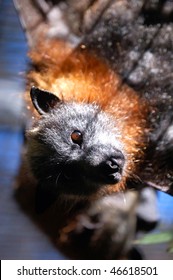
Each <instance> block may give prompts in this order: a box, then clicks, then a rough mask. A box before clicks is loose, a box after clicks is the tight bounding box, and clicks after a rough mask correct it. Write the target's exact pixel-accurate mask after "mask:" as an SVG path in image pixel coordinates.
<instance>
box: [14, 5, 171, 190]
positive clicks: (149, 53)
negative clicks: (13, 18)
mask: <svg viewBox="0 0 173 280" xmlns="http://www.w3.org/2000/svg"><path fill="white" fill-rule="evenodd" d="M14 3H15V6H16V8H17V10H18V11H19V15H20V18H21V22H22V25H23V27H24V29H25V30H26V34H27V37H28V41H29V44H30V46H33V45H34V44H35V43H36V41H37V40H38V38H40V35H42V34H44V36H47V37H58V38H63V39H66V40H68V41H70V42H72V43H73V44H74V47H75V46H77V45H78V44H82V45H85V47H86V48H88V49H92V51H95V52H96V54H97V55H99V56H101V57H104V58H105V59H106V60H107V61H108V63H109V64H110V67H112V68H113V69H114V70H115V71H116V72H118V73H119V74H120V75H121V77H122V80H123V82H125V83H127V84H129V85H130V86H132V87H133V88H134V89H136V90H137V92H138V93H139V95H141V96H142V97H143V98H145V99H147V100H148V101H149V103H150V104H151V105H154V106H155V107H156V108H158V111H154V110H153V112H152V113H151V116H150V120H151V127H152V128H153V130H152V132H151V133H150V134H149V139H148V141H149V145H148V148H147V152H146V160H145V164H144V165H143V166H142V172H141V174H140V176H141V179H142V180H143V182H144V184H146V185H149V186H153V187H156V188H159V189H161V190H163V191H165V192H169V193H171V192H172V193H173V2H172V1H169V0H148V1H147V0H138V1H135V0H81V1H77V0H66V1H65V0H64V1H59V0H42V1H40V0H25V1H22V0H14Z"/></svg>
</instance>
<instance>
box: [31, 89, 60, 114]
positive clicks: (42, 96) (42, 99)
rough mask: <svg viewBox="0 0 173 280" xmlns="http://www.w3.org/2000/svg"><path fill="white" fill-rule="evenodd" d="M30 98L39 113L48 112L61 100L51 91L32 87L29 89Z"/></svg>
mask: <svg viewBox="0 0 173 280" xmlns="http://www.w3.org/2000/svg"><path fill="white" fill-rule="evenodd" d="M30 95H31V100H32V103H33V105H34V107H35V109H36V110H37V111H38V113H39V114H40V115H43V114H45V113H49V112H50V111H51V110H52V109H53V108H54V107H55V106H56V105H57V103H58V102H60V101H61V100H60V99H59V98H58V97H57V96H56V95H54V94H53V93H51V92H49V91H46V90H41V89H39V88H36V87H34V86H33V87H32V88H31V91H30Z"/></svg>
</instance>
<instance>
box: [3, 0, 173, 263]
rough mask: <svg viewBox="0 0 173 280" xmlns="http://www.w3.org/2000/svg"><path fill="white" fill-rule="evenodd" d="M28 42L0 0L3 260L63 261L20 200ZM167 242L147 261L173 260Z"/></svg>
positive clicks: (164, 198)
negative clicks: (16, 192)
mask: <svg viewBox="0 0 173 280" xmlns="http://www.w3.org/2000/svg"><path fill="white" fill-rule="evenodd" d="M26 54H27V44H26V41H25V37H24V33H23V31H22V29H21V26H20V23H19V20H18V17H17V14H16V11H15V9H14V6H13V3H12V0H0V259H62V258H63V257H62V256H61V255H60V254H59V253H58V252H57V250H56V249H55V248H54V247H53V246H52V244H51V243H50V242H49V240H48V238H47V236H45V235H44V234H43V233H42V232H41V231H40V230H39V229H38V228H37V227H36V225H34V224H33V223H32V222H31V221H30V219H29V218H28V217H27V216H26V215H25V214H24V213H23V212H22V211H21V209H20V207H19V205H18V204H17V202H16V201H15V198H14V180H15V176H16V174H17V172H18V167H19V164H20V152H21V146H22V142H23V137H22V130H23V126H24V122H25V114H24V102H23V99H22V96H23V92H24V88H25V75H24V74H25V71H26V68H27V55H26ZM158 207H159V212H160V225H159V227H158V228H157V229H156V232H158V231H163V230H167V229H172V228H173V198H172V197H170V196H168V195H166V194H163V193H158ZM167 246H168V245H167V244H166V243H163V244H159V245H145V246H143V247H142V249H143V251H144V252H145V255H146V258H147V259H173V254H168V253H167V252H166V249H167Z"/></svg>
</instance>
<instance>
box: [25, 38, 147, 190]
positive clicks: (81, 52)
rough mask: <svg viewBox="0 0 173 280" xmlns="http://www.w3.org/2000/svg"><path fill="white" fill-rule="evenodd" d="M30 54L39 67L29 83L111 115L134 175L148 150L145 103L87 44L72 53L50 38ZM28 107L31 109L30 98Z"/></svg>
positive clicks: (121, 183)
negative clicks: (93, 105) (145, 150)
mask: <svg viewBox="0 0 173 280" xmlns="http://www.w3.org/2000/svg"><path fill="white" fill-rule="evenodd" d="M30 57H31V59H32V62H33V64H34V65H35V66H36V67H35V69H36V70H35V71H31V72H30V73H29V80H30V85H31V84H32V85H34V86H38V87H39V88H42V89H45V90H48V91H50V92H53V93H54V94H56V95H57V96H58V97H59V98H61V99H63V100H64V101H77V102H86V103H96V104H98V105H99V106H100V108H101V109H102V110H103V111H105V112H106V113H108V114H110V115H112V117H113V118H114V119H115V120H116V123H117V126H118V129H119V130H120V141H121V142H122V143H123V147H124V149H125V153H126V155H127V156H128V160H127V162H128V164H127V172H126V176H127V177H129V176H130V175H131V174H134V173H135V171H136V170H135V169H136V167H137V166H138V164H137V161H138V160H139V158H140V159H141V157H142V154H143V150H144V149H145V140H146V139H145V133H146V131H147V130H146V129H147V120H146V116H147V105H146V102H145V101H144V100H141V99H140V97H139V95H138V94H137V93H136V92H135V91H134V90H133V89H131V88H130V87H128V86H127V85H125V84H122V82H121V79H120V77H119V76H118V75H117V74H116V73H115V72H114V71H113V70H111V69H110V67H109V66H108V65H107V64H106V63H105V62H104V61H102V60H100V59H99V58H98V57H96V56H95V55H94V54H91V53H89V52H88V51H87V50H86V49H85V46H84V45H81V46H80V47H79V48H78V49H77V50H75V51H73V52H72V51H71V49H70V46H68V45H66V44H65V43H62V42H58V41H48V42H47V44H40V45H38V46H37V48H35V49H34V50H33V51H32V52H31V53H30ZM28 108H29V109H31V108H32V106H31V104H30V101H29V100H28ZM31 110H32V109H31ZM32 113H33V112H32ZM125 181H126V178H124V180H122V181H121V182H120V183H119V184H116V185H115V186H113V187H112V186H110V187H109V188H107V192H112V191H115V190H118V189H120V188H124V184H125Z"/></svg>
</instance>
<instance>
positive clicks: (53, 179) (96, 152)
mask: <svg viewBox="0 0 173 280" xmlns="http://www.w3.org/2000/svg"><path fill="white" fill-rule="evenodd" d="M31 99H32V102H33V105H34V107H35V108H36V109H37V111H38V112H39V113H40V114H41V115H42V116H41V118H40V119H39V120H38V121H36V122H35V124H34V126H33V127H32V129H31V130H30V131H28V133H27V138H28V159H29V163H30V166H31V170H32V172H33V174H34V176H35V177H36V178H37V180H38V182H39V183H40V184H41V185H46V188H49V189H54V191H55V190H56V192H57V193H59V194H66V195H73V196H76V197H77V196H78V197H79V196H81V197H88V196H90V195H92V194H94V193H95V192H97V191H98V189H100V188H101V187H103V186H106V185H110V184H116V183H118V182H119V181H120V180H121V178H122V175H123V170H124V165H125V155H124V152H123V146H122V144H121V142H120V140H119V137H120V132H119V131H118V128H117V127H116V121H115V120H113V119H112V118H111V117H110V116H109V115H108V114H106V113H105V112H103V111H101V110H100V108H99V107H98V106H97V105H95V104H87V103H76V102H64V101H61V100H60V99H59V98H58V97H56V96H55V95H53V94H52V93H50V92H47V91H43V90H40V89H38V88H35V87H33V88H32V89H31Z"/></svg>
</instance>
